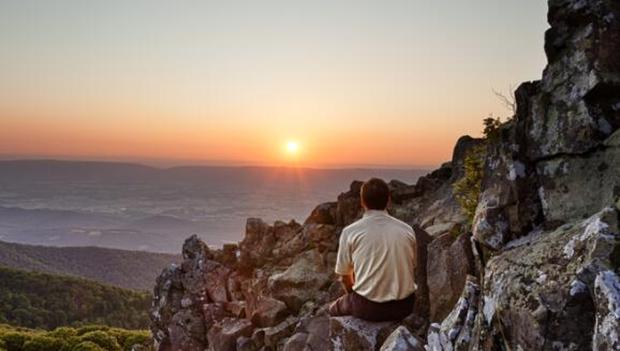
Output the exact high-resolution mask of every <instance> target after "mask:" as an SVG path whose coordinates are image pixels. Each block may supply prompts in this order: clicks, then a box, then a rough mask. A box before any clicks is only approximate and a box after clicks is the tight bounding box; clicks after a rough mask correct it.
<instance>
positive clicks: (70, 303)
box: [0, 267, 151, 329]
mask: <svg viewBox="0 0 620 351" xmlns="http://www.w3.org/2000/svg"><path fill="white" fill-rule="evenodd" d="M150 304H151V294H149V293H144V292H136V291H133V290H128V289H121V288H118V287H113V286H109V285H105V284H100V283H96V282H93V281H88V280H85V279H81V278H75V277H68V276H61V275H54V274H48V273H38V272H27V271H22V270H16V269H11V268H6V267H0V323H8V324H11V325H17V326H23V327H28V328H43V329H53V328H56V327H59V326H80V325H87V324H105V325H108V326H114V327H120V328H128V329H144V328H146V327H147V326H148V309H149V306H150Z"/></svg>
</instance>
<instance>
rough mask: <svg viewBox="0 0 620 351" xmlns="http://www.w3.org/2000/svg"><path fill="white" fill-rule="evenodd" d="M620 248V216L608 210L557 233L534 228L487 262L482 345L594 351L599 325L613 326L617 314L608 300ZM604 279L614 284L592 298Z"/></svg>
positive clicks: (608, 284) (487, 347)
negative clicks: (612, 315) (611, 318)
mask: <svg viewBox="0 0 620 351" xmlns="http://www.w3.org/2000/svg"><path fill="white" fill-rule="evenodd" d="M619 248H620V231H619V230H618V213H617V212H616V211H615V210H613V209H611V208H608V209H605V210H603V211H602V212H600V213H598V214H596V215H594V216H592V217H590V218H588V219H586V220H583V221H578V222H575V223H571V224H567V225H564V226H561V227H559V228H558V229H556V230H554V231H552V232H544V233H538V234H537V233H534V234H533V235H532V236H531V237H529V238H527V239H526V240H521V241H520V242H518V243H515V244H514V248H511V249H509V250H507V251H505V252H504V253H502V254H500V255H499V256H497V257H495V258H493V259H492V260H491V261H490V262H489V263H488V265H487V267H486V274H485V277H484V288H483V302H482V311H483V313H482V315H480V316H479V317H480V319H481V323H480V330H479V335H480V337H481V338H482V339H481V340H480V341H481V343H483V344H485V345H487V346H486V347H485V348H483V349H485V350H492V349H494V348H493V347H500V346H501V345H506V346H507V347H509V348H511V349H518V348H519V347H520V348H522V349H524V350H526V349H531V350H534V349H535V350H552V349H567V350H568V349H571V350H572V349H576V350H583V349H588V348H590V347H591V345H592V343H593V340H594V339H593V338H594V335H595V334H596V335H601V333H597V332H596V329H597V328H595V325H601V326H602V325H606V326H610V324H609V323H608V322H605V321H608V319H607V316H609V313H615V312H613V311H609V308H610V307H611V306H613V304H609V303H608V302H609V300H608V297H609V296H610V294H609V292H610V291H613V290H614V288H613V275H609V274H606V273H605V272H608V271H610V270H614V269H616V268H617V263H616V261H617V258H616V257H615V254H614V253H615V252H617V251H616V250H618V249H619ZM599 276H600V277H599ZM603 277H606V278H608V279H604V278H603ZM597 280H598V282H599V285H600V284H602V283H603V281H604V282H605V286H606V287H610V288H609V289H598V291H599V292H600V293H601V295H599V296H598V297H597V296H596V295H593V292H594V291H597V289H596V282H597ZM600 286H602V285H600ZM603 291H605V292H603ZM611 296H613V293H612V295H611ZM597 318H598V320H597ZM498 340H500V341H498Z"/></svg>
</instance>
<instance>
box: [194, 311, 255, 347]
mask: <svg viewBox="0 0 620 351" xmlns="http://www.w3.org/2000/svg"><path fill="white" fill-rule="evenodd" d="M252 330H253V327H252V323H251V322H250V321H248V320H247V319H236V318H224V319H222V320H221V321H219V322H218V323H216V324H215V325H214V326H212V327H211V329H209V332H208V333H207V339H208V340H209V350H213V351H236V349H237V339H239V338H241V337H243V336H245V337H249V336H250V335H252ZM195 350H198V349H195Z"/></svg>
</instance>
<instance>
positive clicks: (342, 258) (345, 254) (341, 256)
mask: <svg viewBox="0 0 620 351" xmlns="http://www.w3.org/2000/svg"><path fill="white" fill-rule="evenodd" d="M347 237H348V235H347V232H346V230H343V231H342V233H341V234H340V242H339V244H338V256H337V257H336V268H335V270H334V271H335V272H336V274H339V275H348V274H350V273H351V272H352V271H353V262H352V260H351V248H350V247H349V241H348V240H347Z"/></svg>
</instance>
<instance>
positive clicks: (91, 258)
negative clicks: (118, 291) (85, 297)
mask: <svg viewBox="0 0 620 351" xmlns="http://www.w3.org/2000/svg"><path fill="white" fill-rule="evenodd" d="M179 259H180V258H179V256H177V255H169V254H160V253H150V252H142V251H126V250H116V249H106V248H99V247H47V246H36V245H24V244H16V243H8V242H4V241H0V266H6V267H10V268H15V269H23V270H27V271H37V272H47V273H53V274H62V275H71V276H76V277H82V278H86V279H90V280H94V281H97V282H100V283H105V284H109V285H114V286H117V287H121V288H127V289H134V290H151V288H152V286H153V282H154V281H155V278H156V277H157V275H158V274H159V273H160V272H161V270H162V269H163V268H164V267H166V266H168V265H170V264H171V263H174V262H177V261H178V260H179Z"/></svg>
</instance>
